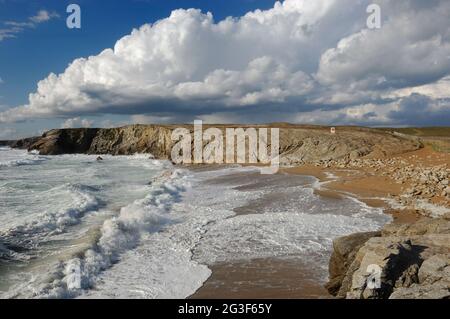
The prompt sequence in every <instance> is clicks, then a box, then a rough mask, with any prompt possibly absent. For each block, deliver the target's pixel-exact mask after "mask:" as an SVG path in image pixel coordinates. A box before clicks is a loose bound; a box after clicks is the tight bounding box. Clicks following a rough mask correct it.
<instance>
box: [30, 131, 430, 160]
mask: <svg viewBox="0 0 450 319" xmlns="http://www.w3.org/2000/svg"><path fill="white" fill-rule="evenodd" d="M271 126H272V127H277V126H276V125H271ZM184 127H185V128H188V129H190V130H191V132H192V130H193V127H192V126H188V125H185V126H184ZM175 128H176V126H170V125H132V126H125V127H121V128H111V129H94V128H92V129H90V128H89V129H58V130H52V131H49V132H46V133H45V134H44V135H43V136H42V137H41V138H39V139H38V140H37V141H35V143H33V144H32V145H30V147H29V150H38V151H39V152H40V154H42V155H57V154H64V153H69V154H72V153H86V154H113V155H126V154H134V153H151V154H153V155H154V156H155V157H157V158H161V159H167V158H169V157H170V154H171V149H172V146H173V144H174V143H173V142H172V140H171V133H172V130H173V129H175ZM207 128H208V126H204V129H207ZM219 128H221V129H222V130H224V129H225V127H224V126H223V125H222V126H219ZM420 147H421V143H420V142H419V141H418V140H417V139H411V138H405V137H402V136H396V135H395V134H391V133H389V132H380V131H377V130H371V129H367V128H354V127H340V128H338V129H337V133H336V134H331V133H330V130H329V128H325V127H316V126H309V127H306V126H295V125H282V126H281V130H280V154H281V162H282V164H301V163H309V162H315V161H323V160H333V159H354V158H360V157H373V156H389V155H394V154H398V153H403V152H407V151H411V150H416V149H418V148H420Z"/></svg>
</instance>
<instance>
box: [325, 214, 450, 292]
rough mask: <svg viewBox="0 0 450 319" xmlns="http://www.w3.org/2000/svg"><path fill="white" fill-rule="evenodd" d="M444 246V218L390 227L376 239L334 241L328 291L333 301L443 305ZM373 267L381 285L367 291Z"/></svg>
mask: <svg viewBox="0 0 450 319" xmlns="http://www.w3.org/2000/svg"><path fill="white" fill-rule="evenodd" d="M368 237H370V238H368ZM449 242H450V215H449V214H447V215H445V216H443V217H441V218H434V219H430V218H427V217H424V218H422V219H420V220H418V221H417V222H414V223H412V224H405V225H401V226H399V225H395V224H390V225H387V226H386V227H385V228H384V229H383V230H382V231H381V236H380V234H375V236H373V237H371V234H368V233H364V234H354V235H351V236H346V237H342V238H339V239H337V240H335V242H334V252H333V256H332V258H331V261H330V282H329V283H328V285H327V288H328V290H329V292H330V293H331V294H333V295H335V296H337V297H338V298H349V299H356V298H357V299H374V298H375V299H378V298H391V299H403V298H408V299H411V298H413V299H419V298H433V299H434V298H439V299H442V298H446V299H448V298H450V246H449V244H448V243H449ZM374 267H375V268H376V269H379V270H380V273H379V280H380V282H379V285H375V286H371V285H369V284H368V283H369V282H368V280H369V277H370V276H371V274H370V272H371V269H372V270H373V269H374ZM372 276H373V275H372ZM372 278H373V277H370V279H372Z"/></svg>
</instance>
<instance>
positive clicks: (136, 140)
mask: <svg viewBox="0 0 450 319" xmlns="http://www.w3.org/2000/svg"><path fill="white" fill-rule="evenodd" d="M170 138H171V130H170V129H169V128H167V127H162V126H143V125H133V126H126V127H121V128H111V129H95V128H92V129H91V128H85V129H58V130H52V131H49V132H46V133H45V134H44V135H43V136H42V137H41V138H40V139H39V140H38V141H36V142H35V143H34V144H32V145H31V146H30V147H29V150H38V151H39V153H40V154H41V155H58V154H77V153H78V154H80V153H81V154H112V155H129V154H135V153H151V154H153V155H155V156H156V157H158V158H163V159H166V158H168V156H169V154H170V151H171V145H172V144H171V139H170Z"/></svg>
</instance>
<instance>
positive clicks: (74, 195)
mask: <svg viewBox="0 0 450 319" xmlns="http://www.w3.org/2000/svg"><path fill="white" fill-rule="evenodd" d="M86 188H87V187H86V186H83V185H72V184H64V185H62V186H58V187H55V188H53V189H51V190H49V192H50V193H56V194H58V195H59V196H61V197H63V195H66V197H70V201H69V203H68V207H63V208H62V209H57V210H49V211H44V212H42V213H39V214H37V215H36V216H33V217H32V220H31V221H27V222H25V223H23V224H20V225H15V226H14V227H12V228H9V229H7V230H4V231H2V232H1V233H0V238H3V239H5V238H9V239H13V240H15V241H16V242H17V241H20V238H21V237H22V236H23V235H27V236H25V237H26V240H27V241H28V242H29V240H30V238H33V237H36V238H39V237H40V235H44V236H49V235H53V234H57V233H62V232H64V231H65V229H66V227H68V226H73V225H76V224H77V223H79V222H80V218H82V217H83V216H84V214H85V213H86V212H88V211H92V210H95V209H96V208H97V206H98V201H97V199H96V198H95V196H93V195H92V194H91V193H90V192H89V191H88V190H86ZM59 196H58V197H59ZM58 197H57V198H58ZM56 200H57V199H56ZM59 204H60V205H61V204H62V203H59Z"/></svg>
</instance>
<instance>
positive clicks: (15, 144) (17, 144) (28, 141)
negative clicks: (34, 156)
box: [0, 137, 41, 149]
mask: <svg viewBox="0 0 450 319" xmlns="http://www.w3.org/2000/svg"><path fill="white" fill-rule="evenodd" d="M40 138H41V137H29V138H24V139H20V140H13V141H0V146H9V147H12V148H19V149H28V148H29V147H30V146H31V145H33V144H34V143H36V142H37V141H38V140H39V139H40Z"/></svg>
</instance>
